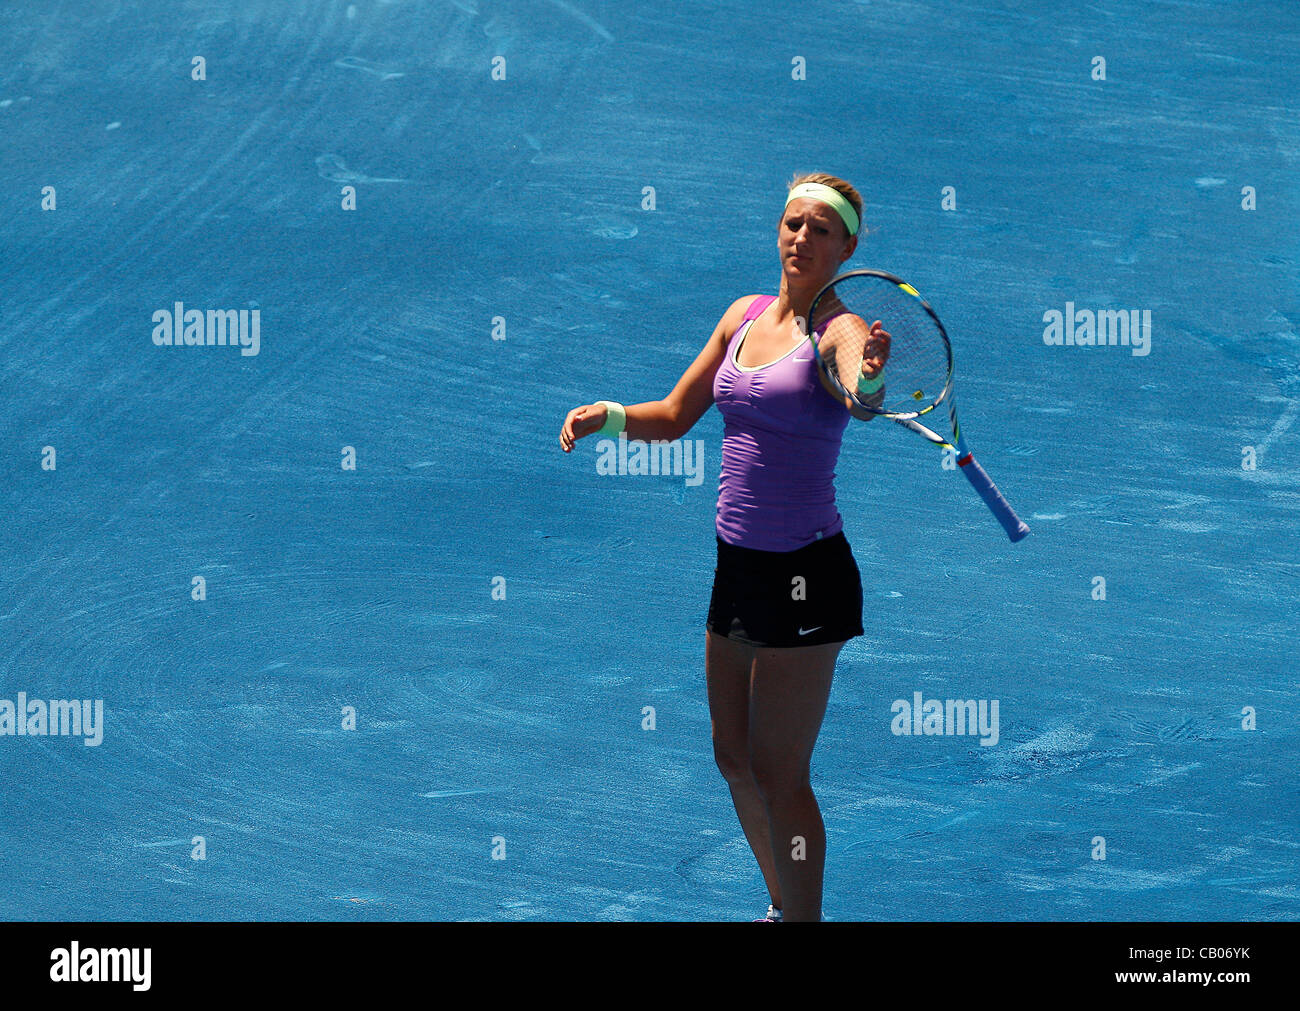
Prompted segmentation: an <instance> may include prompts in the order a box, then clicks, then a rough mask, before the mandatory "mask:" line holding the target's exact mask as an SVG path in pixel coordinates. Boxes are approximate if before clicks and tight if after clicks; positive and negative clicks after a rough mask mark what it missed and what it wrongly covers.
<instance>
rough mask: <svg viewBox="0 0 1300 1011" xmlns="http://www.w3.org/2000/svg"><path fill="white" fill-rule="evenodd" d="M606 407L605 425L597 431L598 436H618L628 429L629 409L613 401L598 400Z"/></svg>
mask: <svg viewBox="0 0 1300 1011" xmlns="http://www.w3.org/2000/svg"><path fill="white" fill-rule="evenodd" d="M596 403H598V404H604V405H605V423H604V424H603V425H601V426H600V428H598V429H596V434H597V435H618V434H619V433H620V432H621V431H623V429H625V428H627V408H625V407H624V406H623V405H622V404H620V403H617V402H616V401H613V400H597V401H596Z"/></svg>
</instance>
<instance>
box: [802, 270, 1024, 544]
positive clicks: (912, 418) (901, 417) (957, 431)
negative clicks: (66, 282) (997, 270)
mask: <svg viewBox="0 0 1300 1011" xmlns="http://www.w3.org/2000/svg"><path fill="white" fill-rule="evenodd" d="M861 276H866V277H877V278H882V279H883V280H886V281H889V282H890V283H892V284H895V285H897V286H898V287H899V288H900V289H902V290H903V291H904V292H905V293H906V294H908V295H910V296H912V297H913V298H915V299H916V300H917V301H918V302H919V303H920V304H921V307H922V308H923V309H924V310H925V311H926V313H927V314H928V315H929V317H930V319H931V320H933V321H934V325H935V328H936V329H937V330H938V332H939V337H940V339H941V340H942V341H943V348H944V354H945V355H946V357H947V362H948V374H947V375H946V376H945V377H944V384H943V389H941V390H940V391H939V395H938V396H937V397H935V398H934V400H933V402H931V403H930V404H929V405H928V406H926V407H924V408H922V409H921V410H919V411H886V410H882V409H881V408H879V407H875V406H873V405H871V404H868V403H866V402H865V401H863V400H862V398H861V397H859V396H858V392H857V390H846V389H845V388H844V384H843V383H842V382H840V377H839V370H838V369H831V368H829V367H828V365H827V363H826V361H825V359H823V358H822V356H821V351H820V350H819V348H818V347H817V338H816V336H815V334H816V331H815V330H814V329H813V327H812V322H811V321H812V320H814V319H816V318H817V303H818V302H820V301H821V299H822V296H823V295H825V294H826V293H827V292H829V291H831V290H832V289H833V288H834V287H835V285H837V284H840V283H842V282H844V281H846V280H848V279H849V278H851V277H861ZM850 311H851V310H850ZM808 320H809V324H808V341H809V343H811V344H812V346H813V355H814V356H816V358H817V367H818V369H820V370H821V373H822V375H823V376H825V377H826V378H827V380H829V381H830V383H831V385H832V386H833V387H834V388H835V389H836V390H837V391H838V392H839V393H840V394H841V395H843V396H844V397H847V398H849V399H850V400H852V402H853V403H854V404H856V405H857V406H858V407H860V408H862V409H863V410H864V411H869V412H870V413H872V414H876V415H879V416H880V417H882V418H889V419H890V420H891V421H896V422H897V423H898V424H900V425H902V426H903V427H904V428H906V429H908V430H910V431H913V432H915V433H916V434H917V435H919V436H921V438H923V439H926V440H927V441H929V442H932V443H934V444H935V445H936V446H938V447H939V448H940V449H947V450H952V452H953V453H954V454H956V460H957V466H958V468H960V469H961V471H962V472H963V473H964V474H965V475H966V477H967V479H968V480H969V481H970V483H971V484H972V485H973V486H974V488H975V490H976V491H977V492H978V493H979V495H980V497H981V498H982V499H983V500H984V502H985V504H986V505H988V507H989V509H990V510H992V512H993V514H994V516H996V517H997V519H998V522H999V523H1001V524H1002V528H1003V529H1004V530H1005V531H1006V533H1007V536H1008V537H1010V538H1011V540H1012V541H1018V540H1021V539H1022V538H1024V537H1025V536H1026V535H1027V534H1028V533H1029V527H1028V526H1026V525H1025V523H1024V521H1023V520H1021V519H1020V517H1018V516H1017V515H1016V514H1015V511H1014V510H1013V509H1012V508H1011V506H1010V505H1009V504H1008V503H1007V500H1006V499H1005V498H1003V497H1002V493H1001V492H1000V491H998V489H997V486H996V485H994V484H993V481H992V479H991V478H990V477H989V476H988V474H986V473H985V472H984V468H983V467H981V466H980V465H979V464H978V463H976V462H975V457H974V454H973V453H971V451H970V450H969V449H968V448H967V446H966V440H965V439H963V438H962V434H961V423H960V422H959V421H958V420H957V395H956V393H955V392H954V390H953V365H954V363H953V354H952V342H951V341H950V340H949V339H948V331H947V330H946V329H945V328H944V325H943V321H942V320H940V319H939V315H938V313H936V312H935V311H934V309H933V308H931V306H930V303H929V302H927V301H926V300H925V299H924V298H922V297H921V294H920V292H918V291H917V290H916V289H915V288H913V287H912V286H911V285H910V284H908V283H907V282H906V281H904V280H903V279H902V278H901V277H897V276H895V275H894V274H890V273H888V272H886V271H883V270H871V269H868V268H859V269H856V270H848V271H845V272H844V273H843V274H838V275H836V276H835V277H833V278H831V279H830V281H828V282H827V283H826V284H825V285H823V286H822V288H821V290H820V291H818V292H817V294H816V295H814V296H813V300H812V305H810V306H809V307H808ZM827 322H829V320H828V321H827ZM863 322H866V321H865V320H864V321H863ZM869 325H870V324H869V323H868V326H869ZM859 368H860V366H859ZM945 400H947V402H948V420H949V422H950V423H951V424H952V441H951V442H949V441H948V440H947V439H945V438H944V437H943V436H941V435H939V434H938V433H936V432H934V431H932V430H931V429H929V428H927V427H926V426H925V425H923V424H921V423H920V422H919V421H917V420H916V419H917V418H920V417H923V416H924V415H926V414H929V413H930V412H931V411H933V410H934V409H935V408H936V407H938V406H939V405H940V404H941V403H943V402H944V401H945Z"/></svg>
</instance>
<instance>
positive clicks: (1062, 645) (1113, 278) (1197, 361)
mask: <svg viewBox="0 0 1300 1011" xmlns="http://www.w3.org/2000/svg"><path fill="white" fill-rule="evenodd" d="M0 27H2V28H3V30H0V151H2V152H3V164H4V169H5V172H4V174H5V178H6V180H7V183H6V185H5V186H4V187H3V188H2V189H0V210H2V211H3V215H4V221H5V226H4V228H3V229H2V230H0V235H3V243H4V253H3V257H0V276H2V277H3V282H4V283H3V285H2V286H0V341H2V342H3V348H4V355H3V376H4V398H5V403H6V409H5V411H4V412H3V414H0V426H2V431H3V439H2V440H0V441H2V444H3V446H4V450H5V452H4V454H3V461H4V463H3V466H4V476H5V482H4V486H5V492H4V497H5V506H6V513H7V517H8V522H7V530H6V536H5V537H4V538H3V539H0V558H2V559H3V562H4V568H5V571H6V574H7V578H5V579H4V580H3V581H2V582H0V651H2V654H3V664H2V665H0V700H3V701H0V760H2V761H3V768H4V771H5V782H6V785H5V787H4V817H3V818H0V880H3V881H5V882H6V887H5V888H3V889H0V918H3V919H7V920H26V919H40V920H50V919H52V920H245V919H247V920H253V919H257V920H455V921H480V920H482V921H488V920H497V921H499V920H518V921H550V920H566V921H591V920H606V921H648V920H673V921H687V920H708V921H744V920H750V919H753V918H754V917H755V916H761V915H762V910H763V908H764V907H765V906H766V905H767V902H768V898H767V894H766V891H765V889H764V886H763V880H762V877H761V875H760V873H759V868H758V866H757V864H756V863H755V861H754V858H753V856H752V855H751V854H750V851H749V849H748V846H747V844H746V841H745V838H744V836H743V835H742V833H741V830H740V826H739V824H738V822H737V819H736V814H735V812H734V810H733V809H732V806H731V801H730V798H729V797H728V794H727V790H726V784H725V783H724V781H723V779H722V777H721V775H720V774H719V772H718V769H717V767H716V766H715V764H714V757H713V752H712V748H711V744H710V720H709V710H708V704H707V698H706V695H705V678H704V644H705V635H704V619H705V610H706V607H707V605H708V600H709V586H710V580H711V578H712V575H713V566H714V546H715V541H714V526H713V524H714V510H715V506H716V500H717V492H718V468H719V460H720V451H721V443H722V424H721V420H720V418H719V415H718V413H717V412H716V410H711V411H710V412H709V413H708V414H706V415H705V417H704V419H703V420H702V421H701V422H700V423H699V424H698V425H697V426H696V427H695V428H694V429H693V430H692V431H691V433H690V435H689V441H690V450H691V452H692V454H697V455H693V456H692V462H693V464H694V465H696V466H695V469H694V470H693V471H688V470H687V468H685V467H683V468H681V469H680V472H674V473H669V474H658V475H651V474H646V475H639V474H632V473H614V474H608V473H600V472H599V467H598V464H599V454H598V452H597V448H596V440H594V439H589V440H584V441H582V442H580V443H579V444H578V446H577V447H576V449H575V450H574V452H573V453H572V454H568V455H566V454H565V453H563V452H561V450H560V447H559V445H558V443H557V436H558V434H559V430H560V426H561V424H562V422H563V421H564V417H565V414H566V412H567V411H568V410H570V409H571V408H573V407H576V406H578V405H580V404H585V403H590V402H593V401H595V400H597V399H599V398H606V399H612V400H617V401H620V402H623V403H627V404H633V403H637V402H641V401H646V400H657V399H660V398H662V397H664V396H665V395H666V394H667V393H668V391H669V390H670V389H671V388H672V386H673V384H674V383H675V382H676V381H677V379H678V378H679V377H680V376H681V374H682V372H683V371H684V370H685V368H686V367H687V366H688V365H689V364H690V362H691V361H692V360H693V358H694V357H695V355H696V354H697V353H698V352H699V351H700V348H701V347H702V346H703V344H704V342H705V341H706V339H707V338H708V336H709V334H710V332H712V330H713V328H714V326H715V325H716V323H717V322H718V319H719V317H720V316H721V315H722V313H723V311H724V310H725V309H726V308H727V306H728V305H730V304H731V302H732V301H733V300H734V299H736V298H738V297H739V296H741V295H743V294H746V293H758V292H766V293H773V292H775V290H776V285H777V283H778V281H779V280H780V266H779V263H778V261H777V257H776V245H775V239H776V226H777V221H778V217H779V215H780V214H781V207H782V200H783V198H784V194H785V185H786V183H787V182H788V180H789V179H790V178H791V176H793V175H794V174H795V173H797V172H805V171H826V172H831V173H835V174H837V175H840V176H843V177H844V178H846V179H848V180H850V181H852V182H853V183H854V184H855V185H856V186H857V187H858V188H859V189H860V190H861V191H862V193H863V195H864V197H865V200H866V209H865V215H864V217H865V225H866V233H867V234H865V235H864V236H863V237H862V241H861V244H860V246H859V247H858V252H857V254H856V255H855V257H854V259H853V263H852V264H851V265H853V266H871V267H879V268H883V269H885V270H889V271H892V272H894V273H896V274H898V275H900V276H902V277H905V278H908V279H909V280H912V281H913V282H915V283H916V284H917V285H918V286H920V287H921V288H922V290H923V291H924V293H925V294H926V296H927V298H928V299H929V300H930V302H931V303H932V304H933V305H934V306H935V308H936V309H937V311H938V312H939V313H940V314H941V316H942V317H943V319H944V322H945V323H946V324H947V325H948V328H949V331H950V333H951V336H952V341H953V346H954V349H955V355H956V362H957V376H958V382H959V388H960V390H961V403H962V420H963V427H964V429H965V430H966V434H967V437H968V439H969V440H970V442H971V444H972V446H973V447H974V448H975V449H976V450H977V451H978V452H979V454H980V458H981V461H982V463H983V464H984V466H985V467H987V468H988V470H989V472H990V474H992V475H993V476H994V478H995V479H996V480H997V482H998V484H999V486H1000V488H1001V490H1002V491H1003V492H1004V493H1005V494H1006V496H1007V498H1008V499H1009V500H1010V501H1011V502H1012V503H1013V505H1015V507H1016V508H1017V510H1018V511H1019V513H1020V515H1021V516H1022V517H1023V518H1024V519H1025V520H1026V521H1027V522H1028V524H1029V525H1030V527H1031V528H1032V530H1033V533H1032V535H1031V536H1030V537H1029V538H1027V539H1026V540H1024V541H1022V542H1020V543H1018V544H1011V543H1009V542H1008V540H1007V538H1006V537H1005V536H1004V534H1003V532H1002V531H1001V529H1000V528H999V527H998V526H997V524H996V522H994V520H993V519H992V517H991V516H990V515H989V514H988V512H987V510H986V509H984V507H983V506H982V505H981V503H980V501H979V499H978V498H977V497H976V496H975V495H973V494H972V492H971V489H970V488H969V487H968V486H967V485H966V482H964V481H962V480H961V478H960V477H959V476H957V475H956V474H955V473H953V472H952V471H951V470H945V469H944V468H943V467H942V465H941V459H942V457H941V454H939V453H938V452H936V451H935V450H933V449H932V448H931V447H928V446H926V445H925V444H924V443H923V442H921V441H919V440H917V439H916V438H915V437H914V436H912V435H909V434H908V433H907V432H904V431H902V430H901V429H900V428H899V427H898V426H893V425H886V424H885V423H884V422H878V423H877V424H875V425H872V426H869V427H867V428H863V427H861V426H857V427H851V428H850V430H849V431H848V432H846V434H845V437H844V444H843V450H842V453H841V456H840V460H839V466H838V468H837V474H838V478H837V488H838V501H839V509H840V511H841V513H842V515H843V517H844V523H845V532H846V534H847V536H848V538H849V540H850V541H851V542H852V545H853V550H854V553H855V555H856V557H857V559H858V563H859V565H860V567H861V570H862V577H863V584H864V590H865V603H866V621H865V627H866V634H865V635H864V636H862V637H860V638H856V639H853V640H851V641H850V642H849V644H848V645H847V646H846V647H845V649H844V651H843V653H841V655H840V661H839V666H838V668H837V671H836V678H835V682H834V687H833V690H832V694H831V699H830V706H829V710H828V712H827V715H826V719H825V723H824V725H823V729H822V732H821V736H820V738H819V742H818V746H817V750H816V752H815V754H814V758H813V786H814V788H815V790H816V791H817V796H818V799H819V801H820V804H821V810H822V815H823V817H824V819H825V823H826V830H827V836H828V847H827V864H826V878H825V916H826V918H827V919H828V920H838V921H850V920H1294V919H1295V918H1297V915H1300V886H1298V884H1297V879H1298V878H1300V830H1298V828H1297V826H1298V825H1300V793H1298V792H1297V790H1296V788H1295V764H1296V758H1297V748H1298V746H1300V726H1298V724H1297V713H1298V712H1300V689H1298V688H1297V677H1296V675H1297V672H1298V669H1297V660H1296V658H1297V655H1300V650H1298V649H1297V645H1298V641H1297V640H1298V638H1300V637H1298V636H1297V631H1296V614H1297V609H1298V608H1300V552H1298V551H1297V536H1296V528H1297V520H1298V519H1300V470H1298V469H1297V460H1298V459H1300V456H1298V451H1300V424H1297V421H1298V420H1300V336H1297V327H1298V326H1300V239H1298V238H1297V234H1298V233H1297V227H1296V223H1297V221H1298V220H1300V189H1298V188H1297V178H1300V175H1298V173H1300V105H1298V104H1297V101H1296V96H1297V95H1298V94H1300V70H1298V69H1297V66H1296V61H1295V59H1294V55H1295V53H1296V52H1297V51H1300V15H1297V12H1296V9H1295V7H1294V5H1290V4H1283V3H1267V2H1262V0H1254V2H1243V3H1238V4H1231V5H1224V4H1219V3H1215V2H1211V0H1201V2H1168V3H1160V4H1145V3H1142V4H1139V3H1134V2H1120V0H1102V2H1098V3H1093V4H1088V5H1082V6H1080V5H1073V4H1040V3H1035V4H1030V3H1024V2H1019V0H993V2H980V3H976V2H969V0H963V2H955V3H950V4H946V5H942V7H941V9H939V10H935V9H930V8H928V7H926V6H918V5H916V4H911V3H904V2H888V0H886V2H873V3H869V4H868V3H856V4H855V3H832V2H829V0H814V2H811V3H808V4H800V5H798V6H797V8H796V7H794V6H793V5H792V6H791V7H790V8H789V9H787V8H785V7H784V6H780V7H778V8H775V9H764V8H763V5H752V4H746V3H741V2H738V0H713V2H707V3H705V2H699V0H688V2H681V3H676V4H672V5H667V6H660V7H655V6H654V5H644V4H634V3H630V2H625V0H549V2H548V0H533V2H519V0H515V2H495V0H445V2H443V0H439V2H434V0H355V2H351V3H349V2H340V0H320V2H311V3H294V2H288V0H259V2H235V0H226V2H213V3H206V4H202V5H198V4H182V5H176V4H164V3H147V4H138V5H129V4H117V3H103V4H96V5H81V4H62V5H51V6H50V7H48V8H47V9H42V10H40V11H30V10H21V11H20V10H15V9H11V10H7V11H0ZM1099 59H1100V61H1101V62H1098V60H1099ZM178 303H180V306H179V307H178V305H177V304H178ZM1067 306H1068V308H1067ZM193 309H199V310H203V313H204V314H205V315H203V317H202V318H203V319H204V320H205V321H206V320H211V319H212V318H213V316H214V313H212V312H211V310H215V311H216V313H215V315H216V316H217V318H218V319H219V320H220V321H222V322H223V325H228V328H229V329H228V331H227V332H226V334H225V336H226V338H227V339H226V340H225V341H223V342H222V343H219V344H213V345H209V344H208V343H206V342H204V343H202V344H200V345H198V346H191V345H187V344H185V343H184V342H183V341H180V342H179V346H178V342H174V341H172V340H171V339H170V338H171V336H172V333H171V330H170V329H169V327H170V326H171V324H170V322H168V321H170V320H171V319H172V318H173V317H176V318H177V319H180V320H183V319H185V318H186V316H185V313H186V311H189V310H193ZM1119 310H1122V311H1124V313H1125V314H1126V315H1125V317H1124V318H1125V319H1126V320H1127V319H1136V320H1138V321H1141V320H1143V319H1144V318H1146V319H1149V321H1150V322H1149V331H1148V332H1149V343H1147V344H1146V345H1145V347H1144V348H1143V347H1138V346H1136V345H1134V344H1132V343H1130V344H1128V345H1124V344H1118V345H1114V346H1112V345H1109V344H1108V345H1105V346H1096V345H1092V346H1088V345H1086V344H1085V345H1080V344H1078V343H1066V342H1065V341H1064V340H1062V342H1061V343H1059V344H1057V343H1049V341H1050V340H1051V339H1052V336H1051V334H1050V333H1048V331H1049V330H1050V314H1051V313H1053V312H1056V313H1057V314H1058V316H1061V317H1062V318H1064V317H1065V315H1066V314H1067V313H1070V314H1071V317H1070V318H1080V317H1079V316H1078V315H1077V314H1080V313H1084V314H1087V316H1088V317H1089V318H1091V319H1099V318H1100V314H1102V313H1112V312H1115V311H1119ZM241 314H242V315H241ZM1132 314H1136V315H1132ZM1143 314H1146V315H1145V317H1144V315H1143ZM160 319H161V320H162V321H163V322H161V323H160V322H159V320H160ZM205 325H206V324H205ZM236 332H238V333H239V334H240V335H241V337H240V339H241V340H242V341H243V343H240V342H239V341H236V340H235V337H234V334H235V333H236ZM1045 334H1047V336H1046V337H1045ZM1135 334H1136V330H1135V332H1134V335H1135ZM208 336H209V337H210V336H211V331H209V332H208ZM254 337H255V338H256V339H255V340H254ZM163 338H167V340H165V341H164V340H163ZM254 351H255V352H256V353H254ZM917 699H920V700H922V701H925V700H939V701H940V702H941V703H942V702H944V701H945V700H981V701H983V702H987V703H989V704H990V707H991V704H992V703H994V702H996V704H997V710H996V712H997V725H996V734H994V733H992V732H990V733H987V734H984V735H982V736H973V735H971V734H965V735H959V734H956V733H950V732H943V733H934V734H930V733H924V734H920V735H916V734H903V733H898V732H895V731H896V730H897V729H898V728H897V726H896V721H895V714H896V712H897V709H896V708H895V703H896V702H903V703H907V704H908V705H909V706H910V705H912V704H913V702H914V700H917ZM69 700H71V701H72V702H75V705H67V706H64V705H62V704H61V703H62V702H65V701H69ZM6 702H7V703H8V709H7V710H6V708H5V703H6ZM83 702H84V705H83ZM97 706H98V708H97ZM6 712H7V714H8V715H7V721H8V722H7V723H6V722H5V721H6ZM42 713H43V714H45V715H44V716H40V714H42ZM74 717H75V718H77V720H78V721H79V723H80V734H78V733H74V732H73V731H74V729H75V724H74V722H73V720H74ZM650 727H652V729H650ZM59 729H61V730H63V731H66V732H62V733H60V732H55V731H56V730H59Z"/></svg>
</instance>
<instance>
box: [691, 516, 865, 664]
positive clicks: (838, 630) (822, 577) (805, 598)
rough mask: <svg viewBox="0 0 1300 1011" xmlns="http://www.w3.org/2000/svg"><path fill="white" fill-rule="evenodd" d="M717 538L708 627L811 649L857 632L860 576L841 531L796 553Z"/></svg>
mask: <svg viewBox="0 0 1300 1011" xmlns="http://www.w3.org/2000/svg"><path fill="white" fill-rule="evenodd" d="M717 541H718V567H717V569H715V570H714V573H713V595H712V596H711V597H710V598H709V618H708V628H709V630H710V631H712V632H716V633H717V634H718V635H721V636H725V637H726V638H728V639H735V640H736V641H737V642H743V643H746V644H748V645H750V646H777V647H790V646H817V645H820V644H822V643H827V642H844V641H846V640H848V639H852V638H853V637H854V636H858V635H861V634H862V576H861V574H860V573H859V572H858V564H857V562H855V561H854V560H853V552H852V551H851V550H850V549H849V542H848V539H847V538H846V537H845V536H844V531H842V530H841V531H840V532H839V533H838V534H836V535H835V536H834V537H827V538H824V539H823V540H819V541H813V542H812V543H811V544H808V545H805V546H804V547H802V548H799V549H798V550H795V551H757V550H755V549H754V548H741V547H737V546H736V545H734V544H728V543H726V541H724V540H722V538H720V537H719V538H717Z"/></svg>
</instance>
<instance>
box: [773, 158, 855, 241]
mask: <svg viewBox="0 0 1300 1011" xmlns="http://www.w3.org/2000/svg"><path fill="white" fill-rule="evenodd" d="M801 183H821V184H822V185H823V186H829V187H830V188H831V189H833V190H837V191H839V193H840V195H841V196H843V197H844V199H845V200H847V201H848V202H849V203H850V204H852V205H853V210H854V211H855V212H856V213H857V215H858V221H859V222H861V224H860V225H859V226H858V234H859V235H861V234H862V233H863V232H865V231H866V230H867V223H866V222H865V221H863V220H862V194H861V193H859V192H858V191H857V190H856V189H854V188H853V184H852V183H850V182H846V181H845V180H843V179H841V178H840V177H839V176H833V175H830V174H829V173H826V172H807V173H805V174H803V175H797V176H795V177H794V178H793V179H791V180H790V184H789V185H788V186H786V188H785V191H786V193H789V192H790V191H791V190H792V189H794V188H795V187H796V186H798V185H800V184H801ZM784 216H785V215H784V211H783V212H782V217H784ZM846 231H847V229H846Z"/></svg>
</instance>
